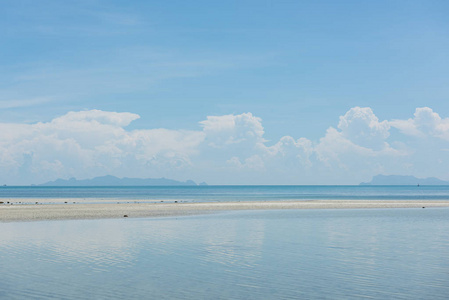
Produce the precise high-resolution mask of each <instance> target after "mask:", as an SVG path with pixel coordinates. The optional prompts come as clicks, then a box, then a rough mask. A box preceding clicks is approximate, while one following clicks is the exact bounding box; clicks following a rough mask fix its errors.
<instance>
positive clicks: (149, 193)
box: [0, 186, 449, 202]
mask: <svg viewBox="0 0 449 300" xmlns="http://www.w3.org/2000/svg"><path fill="white" fill-rule="evenodd" d="M0 198H41V199H42V200H44V199H50V200H49V201H48V202H51V199H56V198H73V199H74V200H76V201H87V202H105V201H106V202H107V201H116V200H119V201H120V200H122V201H123V200H142V201H157V200H165V201H185V202H205V201H207V202H214V201H218V202H219V201H276V200H315V199H322V200H333V199H352V200H371V199H378V200H449V186H419V187H418V186H164V187H157V186H147V187H145V186H139V187H9V186H8V187H0Z"/></svg>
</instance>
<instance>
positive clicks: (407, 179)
mask: <svg viewBox="0 0 449 300" xmlns="http://www.w3.org/2000/svg"><path fill="white" fill-rule="evenodd" d="M360 185H449V182H448V181H444V180H441V179H438V178H435V177H428V178H417V177H415V176H402V175H377V176H374V177H373V179H372V180H371V181H370V182H362V183H360Z"/></svg>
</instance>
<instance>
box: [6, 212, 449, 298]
mask: <svg viewBox="0 0 449 300" xmlns="http://www.w3.org/2000/svg"><path fill="white" fill-rule="evenodd" d="M448 217H449V209H396V210H387V209H383V210H291V211H285V210H284V211H254V212H242V211H240V212H232V213H222V214H216V215H205V216H195V217H182V218H174V217H173V218H160V219H120V220H85V221H52V222H29V223H26V222H24V223H0V257H1V258H2V259H1V260H0V276H1V280H0V298H1V299H21V298H43V299H47V298H58V299H60V298H69V299H86V298H95V299H111V298H139V299H142V298H154V299H186V298H189V299H212V298H213V299H229V298H233V299H298V298H304V299H310V298H312V299H313V298H315V299H359V298H363V297H366V298H374V299H447V295H449V288H448V286H449V273H448V270H449V230H448V229H449V218H448Z"/></svg>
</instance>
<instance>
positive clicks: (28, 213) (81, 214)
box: [0, 200, 449, 222]
mask: <svg viewBox="0 0 449 300" xmlns="http://www.w3.org/2000/svg"><path fill="white" fill-rule="evenodd" d="M423 207H426V208H429V207H449V201H406V200H401V201H386V200H385V201H384V200H378V201H366V200H365V201H360V200H314V201H269V202H268V201H267V202H219V203H217V202H208V203H132V204H128V203H121V204H42V205H33V204H32V205H8V204H1V205H0V222H11V221H33V220H71V219H103V218H124V217H125V215H126V216H127V217H129V218H136V217H167V216H183V215H194V214H205V213H213V212H218V211H232V210H270V209H271V210H273V209H353V208H359V209H360V208H362V209H366V208H420V209H422V208H423Z"/></svg>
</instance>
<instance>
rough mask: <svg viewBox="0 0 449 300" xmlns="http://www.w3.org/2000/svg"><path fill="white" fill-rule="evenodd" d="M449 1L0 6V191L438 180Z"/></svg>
mask: <svg viewBox="0 0 449 300" xmlns="http://www.w3.org/2000/svg"><path fill="white" fill-rule="evenodd" d="M448 15H449V2H448V1H444V0H443V1H434V0H425V1H414V0H404V1H395V0H389V1H382V0H380V1H359V0H358V1H351V0H342V1H282V0H279V1H263V0H259V1H245V0H239V1H232V0H229V1H151V0H149V1H138V0H134V1H118V0H108V1H94V0H89V1H87V0H86V1H83V0H77V1H70V0H66V1H49V0H42V1H32V0H29V1H25V0H13V1H12V0H11V1H10V0H0V41H1V43H0V183H1V184H8V185H29V184H38V183H43V182H46V181H50V180H55V179H57V178H65V179H68V178H72V177H75V178H78V179H85V178H92V177H96V176H103V175H114V176H117V177H141V178H160V177H166V178H171V179H176V180H182V181H184V180H188V179H192V180H195V181H196V182H203V181H204V182H207V183H208V184H358V183H360V182H363V181H369V180H370V179H371V178H372V177H373V176H375V175H378V174H385V175H413V176H416V177H438V178H440V179H443V180H449V172H448V171H447V170H449V168H448V167H449V101H448V100H449V19H448V18H447V16H448Z"/></svg>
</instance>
